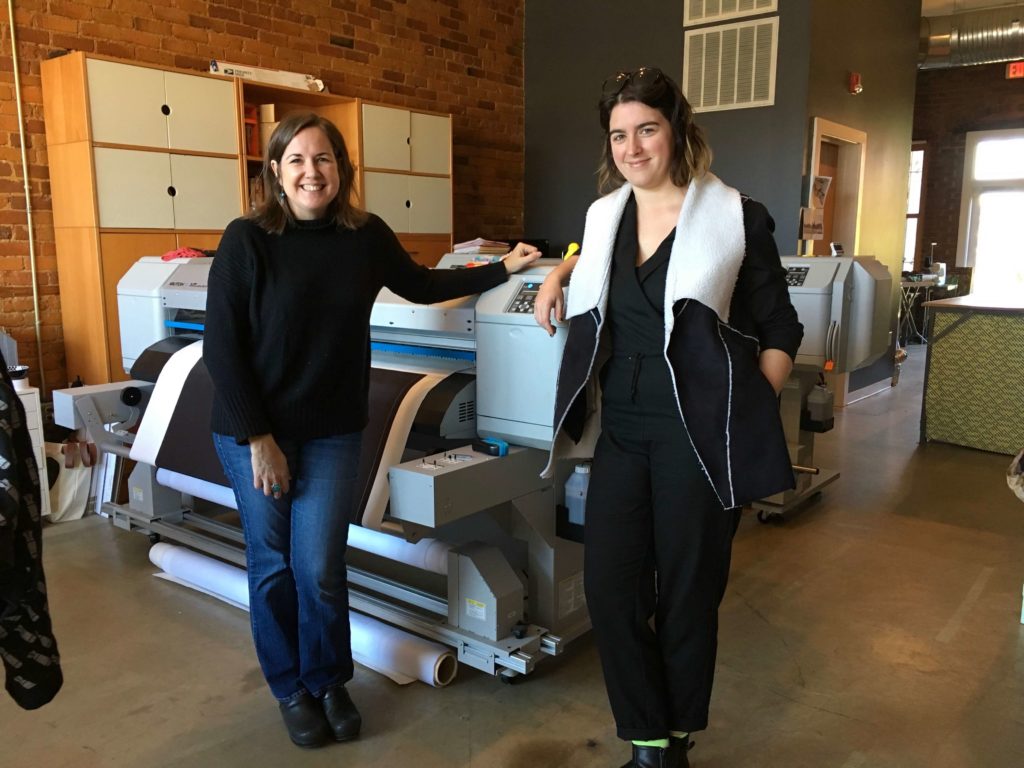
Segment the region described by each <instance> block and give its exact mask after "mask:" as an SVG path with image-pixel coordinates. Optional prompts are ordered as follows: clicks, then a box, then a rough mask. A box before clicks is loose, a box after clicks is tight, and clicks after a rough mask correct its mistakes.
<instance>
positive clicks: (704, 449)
mask: <svg viewBox="0 0 1024 768" xmlns="http://www.w3.org/2000/svg"><path fill="white" fill-rule="evenodd" d="M631 192H632V189H631V188H630V187H629V185H624V186H623V187H621V188H620V189H618V190H616V191H615V192H613V193H612V194H610V195H608V196H606V197H603V198H601V199H600V200H597V201H596V202H595V203H594V204H593V205H592V206H591V207H590V210H589V211H588V213H587V220H586V229H585V231H584V238H583V249H582V252H581V253H582V255H581V257H580V259H579V261H578V262H577V265H576V268H575V270H574V271H573V275H572V279H571V282H570V284H569V289H568V297H567V303H566V309H567V311H566V316H567V319H569V321H570V327H569V338H568V339H567V341H566V347H565V351H564V353H563V358H562V364H561V370H560V373H559V379H558V389H557V392H556V403H555V418H554V423H555V424H556V432H555V440H554V443H553V446H552V451H551V456H550V460H549V462H548V466H547V468H546V469H545V471H544V474H545V476H548V475H550V473H551V471H552V465H553V462H554V461H555V460H556V459H558V458H568V457H579V456H589V455H592V452H593V445H594V444H595V443H596V439H597V435H598V433H599V429H600V418H599V401H600V395H599V392H598V391H597V390H598V387H597V381H596V378H597V377H596V376H595V375H594V374H595V373H596V371H597V370H599V367H600V363H601V362H602V361H603V357H604V355H606V354H607V353H608V350H607V349H605V346H606V344H607V340H605V339H603V338H602V329H603V327H604V318H605V317H606V315H607V312H606V310H607V302H608V291H609V284H610V275H611V265H612V254H613V251H614V245H615V237H616V233H617V232H618V228H619V224H620V222H621V219H622V215H623V211H624V209H625V206H626V202H627V201H628V199H629V196H630V194H631ZM743 215H744V214H743V203H742V199H741V197H740V195H739V193H738V192H737V191H736V190H734V189H732V188H730V187H728V186H726V185H725V184H723V183H722V182H721V181H720V180H719V179H718V178H717V177H715V176H714V175H712V174H706V175H705V176H704V177H703V178H701V179H699V180H694V181H692V182H691V183H690V186H689V187H688V189H687V194H686V198H685V200H684V202H683V206H682V208H681V210H680V213H679V219H678V221H677V224H676V235H675V239H674V241H673V245H672V250H671V254H670V257H669V264H668V270H667V275H666V284H665V300H664V318H665V347H664V350H665V360H666V362H667V363H668V364H669V367H670V369H671V370H672V373H673V376H672V378H673V386H674V387H675V393H676V399H677V403H678V405H679V409H680V415H681V416H682V420H683V424H684V425H685V428H686V429H687V432H688V434H689V436H690V439H691V442H692V443H693V446H694V449H695V451H696V453H697V456H698V458H699V459H700V462H701V466H702V468H703V469H704V472H705V474H706V475H707V477H708V480H709V481H710V482H711V484H712V486H713V488H714V489H715V492H716V493H717V494H718V497H719V499H720V501H721V503H722V506H723V507H725V508H730V507H735V506H738V505H741V504H744V503H747V502H749V501H753V500H754V499H757V498H762V497H764V496H767V495H771V494H772V493H776V492H778V491H781V490H784V489H785V488H791V487H793V475H792V468H791V465H790V462H789V457H788V451H787V449H786V445H785V438H784V436H783V434H782V426H781V421H780V420H779V415H778V407H777V401H776V399H775V394H774V391H773V390H772V389H771V385H770V384H769V383H768V382H767V380H766V379H765V378H764V376H763V375H762V374H761V373H760V370H759V369H758V366H757V354H758V351H759V350H758V344H757V340H756V339H752V338H751V337H749V336H746V335H744V334H741V333H739V332H738V331H736V330H735V329H733V328H732V327H731V326H729V324H728V320H729V307H730V303H731V301H732V297H733V291H734V289H735V287H736V281H737V277H738V275H739V271H740V267H741V266H742V264H743V259H744V257H745V253H746V242H745V236H744V221H743ZM567 419H568V420H567Z"/></svg>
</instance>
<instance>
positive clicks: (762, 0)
mask: <svg viewBox="0 0 1024 768" xmlns="http://www.w3.org/2000/svg"><path fill="white" fill-rule="evenodd" d="M778 8H779V0H686V14H685V15H686V18H685V19H683V26H687V27H689V26H692V25H694V24H709V23H710V22H712V21H725V20H726V19H735V18H739V17H740V16H753V15H755V14H758V13H774V12H775V11H777V10H778Z"/></svg>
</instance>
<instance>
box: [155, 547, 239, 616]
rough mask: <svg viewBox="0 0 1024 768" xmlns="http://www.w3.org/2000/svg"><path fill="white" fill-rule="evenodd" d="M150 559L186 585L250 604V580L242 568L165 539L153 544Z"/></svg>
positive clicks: (233, 600)
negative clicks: (165, 541)
mask: <svg viewBox="0 0 1024 768" xmlns="http://www.w3.org/2000/svg"><path fill="white" fill-rule="evenodd" d="M149 559H150V561H151V562H152V563H153V565H155V566H156V567H157V568H160V569H161V570H163V571H164V572H165V573H167V574H168V575H170V576H172V577H173V578H174V579H175V580H177V581H180V582H181V583H183V584H185V585H186V586H189V587H193V588H194V589H198V590H199V591H200V592H206V593H207V594H210V595H213V596H214V597H219V598H222V599H224V600H226V601H228V602H229V603H233V604H235V605H238V606H241V607H243V608H248V607H249V581H248V579H247V577H246V573H245V571H243V570H242V569H241V568H235V567H234V566H232V565H228V564H227V563H222V562H221V561H220V560H214V559H213V558H212V557H207V556H206V555H200V554H199V553H198V552H193V551H192V550H191V549H186V548H185V547H176V546H174V545H173V544H164V543H163V542H161V543H159V544H154V545H153V546H152V547H151V548H150V550H149Z"/></svg>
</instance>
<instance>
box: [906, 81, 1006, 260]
mask: <svg viewBox="0 0 1024 768" xmlns="http://www.w3.org/2000/svg"><path fill="white" fill-rule="evenodd" d="M1022 125H1024V80H1007V79H1006V65H1005V64H985V65H981V66H974V67H957V68H954V69H934V70H922V71H921V72H919V73H918V75H917V95H916V97H915V100H914V134H913V135H914V141H923V142H926V146H925V189H924V194H923V197H922V204H923V211H922V221H921V239H920V243H921V251H922V253H920V254H918V256H917V264H916V268H918V269H920V268H921V265H922V260H923V256H927V255H928V253H929V251H930V244H931V243H936V246H935V260H936V261H942V262H945V263H946V264H950V265H953V264H956V244H957V235H958V233H959V229H960V196H961V190H962V185H963V177H964V152H965V147H966V143H967V134H968V132H970V131H992V130H1001V129H1005V128H1020V127H1021V126H1022Z"/></svg>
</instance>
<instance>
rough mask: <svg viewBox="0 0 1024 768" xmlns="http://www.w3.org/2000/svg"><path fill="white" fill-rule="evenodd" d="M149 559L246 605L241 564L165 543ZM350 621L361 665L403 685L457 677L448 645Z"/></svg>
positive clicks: (177, 577)
mask: <svg viewBox="0 0 1024 768" xmlns="http://www.w3.org/2000/svg"><path fill="white" fill-rule="evenodd" d="M149 559H150V560H151V561H152V563H153V564H154V565H156V566H157V567H158V568H161V569H162V570H163V571H164V572H165V573H166V574H167V575H168V577H169V578H170V579H171V580H173V581H175V582H177V583H179V584H182V585H184V586H187V587H190V588H192V589H196V590H198V591H200V592H204V593H205V594H208V595H211V596H213V597H216V598H219V599H221V600H224V601H225V602H228V603H231V604H232V605H234V606H236V607H238V608H242V609H245V610H248V608H249V582H248V579H247V577H246V573H245V571H243V570H242V569H241V568H235V567H234V566H231V565H228V564H227V563H222V562H220V561H219V560H214V559H213V558H212V557H207V556H206V555H201V554H199V553H198V552H193V551H192V550H190V549H186V548H185V547H177V546H174V545H172V544H164V543H163V542H161V543H159V544H154V545H153V546H152V547H151V548H150V550H149ZM349 622H350V626H351V629H352V658H354V659H355V660H356V661H358V662H359V663H360V664H362V665H363V666H364V667H369V668H370V669H373V670H375V671H377V672H380V673H381V674H383V675H386V676H387V677H390V678H391V679H392V680H394V681H395V682H396V683H399V684H401V685H405V684H406V683H411V682H412V681H413V680H421V681H423V682H424V683H426V684H427V685H432V686H434V687H435V688H440V687H442V686H445V685H448V683H450V682H451V681H452V680H454V679H455V674H456V672H458V668H459V666H458V660H457V659H456V657H455V654H454V653H453V652H452V651H451V649H449V648H446V647H445V646H443V645H439V644H438V643H432V642H430V641H429V640H424V639H423V638H422V637H417V636H416V635H412V634H409V633H408V632H405V631H403V630H401V629H398V628H397V627H393V626H391V625H389V624H384V623H383V622H380V621H377V620H376V619H372V618H370V617H369V616H364V615H363V614H361V613H355V612H352V611H350V612H349Z"/></svg>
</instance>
